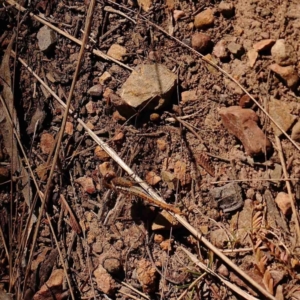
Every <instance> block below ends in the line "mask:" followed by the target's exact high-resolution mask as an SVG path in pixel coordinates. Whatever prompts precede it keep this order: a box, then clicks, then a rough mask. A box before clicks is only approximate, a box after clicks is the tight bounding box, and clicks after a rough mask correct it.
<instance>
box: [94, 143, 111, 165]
mask: <svg viewBox="0 0 300 300" xmlns="http://www.w3.org/2000/svg"><path fill="white" fill-rule="evenodd" d="M94 153H95V156H97V157H98V158H99V159H100V160H102V161H107V160H109V159H110V156H109V155H108V154H107V153H106V152H105V151H104V150H103V149H102V148H101V147H100V146H99V145H98V146H97V147H96V148H95V152H94Z"/></svg>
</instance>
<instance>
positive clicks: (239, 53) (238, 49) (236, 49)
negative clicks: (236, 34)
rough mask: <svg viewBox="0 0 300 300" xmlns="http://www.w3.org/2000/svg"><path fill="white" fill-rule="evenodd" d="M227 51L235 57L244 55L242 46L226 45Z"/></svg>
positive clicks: (235, 44)
mask: <svg viewBox="0 0 300 300" xmlns="http://www.w3.org/2000/svg"><path fill="white" fill-rule="evenodd" d="M227 49H228V50H229V52H230V53H232V54H233V55H234V56H236V57H241V56H242V54H243V53H244V48H243V46H242V45H240V44H237V43H234V42H231V43H229V44H228V45H227Z"/></svg>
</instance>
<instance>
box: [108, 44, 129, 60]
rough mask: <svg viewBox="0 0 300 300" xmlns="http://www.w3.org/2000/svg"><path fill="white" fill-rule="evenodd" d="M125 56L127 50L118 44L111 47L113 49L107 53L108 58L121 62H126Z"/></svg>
mask: <svg viewBox="0 0 300 300" xmlns="http://www.w3.org/2000/svg"><path fill="white" fill-rule="evenodd" d="M125 54H126V48H125V47H123V46H121V45H118V44H113V45H111V47H110V48H109V49H108V51H107V55H108V56H110V57H112V58H114V59H116V60H120V61H123V60H124V56H125Z"/></svg>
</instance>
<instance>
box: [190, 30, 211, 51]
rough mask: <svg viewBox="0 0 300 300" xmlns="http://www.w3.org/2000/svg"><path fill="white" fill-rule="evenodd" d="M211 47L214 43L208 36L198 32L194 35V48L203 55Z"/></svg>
mask: <svg viewBox="0 0 300 300" xmlns="http://www.w3.org/2000/svg"><path fill="white" fill-rule="evenodd" d="M211 45H212V42H211V39H210V37H209V36H208V35H206V34H204V33H201V32H197V33H194V34H193V35H192V47H193V48H194V49H195V50H197V51H199V52H201V53H203V52H206V51H208V50H209V48H210V47H211Z"/></svg>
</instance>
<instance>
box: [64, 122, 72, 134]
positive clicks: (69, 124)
mask: <svg viewBox="0 0 300 300" xmlns="http://www.w3.org/2000/svg"><path fill="white" fill-rule="evenodd" d="M73 132H74V125H73V123H71V122H67V123H66V128H65V133H66V134H68V135H72V134H73Z"/></svg>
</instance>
